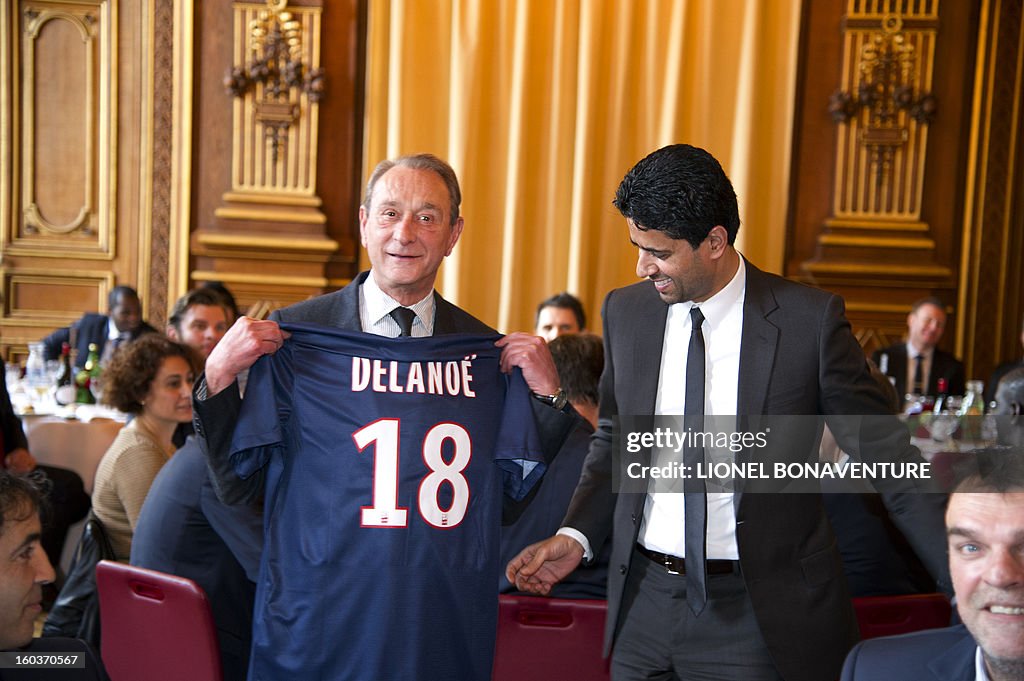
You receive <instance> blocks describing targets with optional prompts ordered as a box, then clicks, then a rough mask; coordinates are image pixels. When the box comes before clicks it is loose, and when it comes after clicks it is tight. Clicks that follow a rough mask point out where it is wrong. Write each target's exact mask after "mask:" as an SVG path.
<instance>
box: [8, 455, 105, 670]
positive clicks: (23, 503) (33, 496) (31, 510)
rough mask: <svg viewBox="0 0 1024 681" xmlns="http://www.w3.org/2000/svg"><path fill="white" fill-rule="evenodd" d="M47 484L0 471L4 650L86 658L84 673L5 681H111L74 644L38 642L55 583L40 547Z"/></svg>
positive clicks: (99, 664) (61, 640)
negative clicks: (46, 597)
mask: <svg viewBox="0 0 1024 681" xmlns="http://www.w3.org/2000/svg"><path fill="white" fill-rule="evenodd" d="M45 487H46V482H45V479H44V478H43V477H42V476H41V475H39V474H37V473H33V474H30V475H24V476H22V475H12V474H11V473H9V472H8V471H0V650H2V651H10V652H17V653H28V654H41V653H50V654H56V653H63V654H70V655H77V656H79V657H84V658H85V667H84V668H75V669H72V668H54V669H36V668H24V669H11V668H7V669H3V670H2V671H0V678H3V679H4V680H5V681H15V680H16V679H26V680H28V679H31V680H32V681H50V680H57V681H109V679H108V677H107V673H106V670H105V669H104V668H103V663H102V662H101V661H100V659H99V656H98V655H96V653H95V652H93V650H92V649H91V648H90V647H89V646H88V644H86V643H85V642H84V641H81V640H79V639H73V638H33V637H32V635H33V632H34V628H35V621H36V618H37V617H38V616H39V614H40V613H41V612H42V599H43V591H42V587H43V585H44V584H49V583H51V582H52V581H53V579H54V576H55V575H54V571H53V566H52V565H51V564H50V561H49V560H47V558H46V553H45V552H44V551H43V550H42V547H41V545H40V543H39V540H40V536H41V529H42V528H41V523H40V515H41V512H42V511H41V507H42V505H43V503H44V502H43V499H44V497H45V491H44V489H45Z"/></svg>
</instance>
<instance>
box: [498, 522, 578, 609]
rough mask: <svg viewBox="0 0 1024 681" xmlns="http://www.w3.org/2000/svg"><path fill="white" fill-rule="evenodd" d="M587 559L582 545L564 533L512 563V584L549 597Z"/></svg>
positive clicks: (509, 569) (531, 548) (527, 550)
mask: <svg viewBox="0 0 1024 681" xmlns="http://www.w3.org/2000/svg"><path fill="white" fill-rule="evenodd" d="M582 560H583V547H582V546H580V543H579V542H578V541H576V540H575V539H573V538H572V537H568V536H565V535H561V534H556V535H555V536H553V537H549V538H547V539H545V540H544V541H541V542H537V543H536V544H531V545H530V546H527V547H526V548H525V549H523V550H522V551H520V552H519V555H517V556H516V557H515V558H513V559H512V560H511V561H509V564H508V566H507V567H506V568H505V576H506V577H507V578H508V581H509V582H510V583H512V584H515V585H516V589H518V590H519V591H525V592H527V593H533V594H538V595H540V596H546V595H548V594H549V593H550V592H551V587H553V586H554V585H555V584H557V583H558V582H560V581H562V580H563V579H565V576H566V575H568V574H569V573H570V572H572V571H573V570H575V569H576V566H577V565H579V564H580V561H582Z"/></svg>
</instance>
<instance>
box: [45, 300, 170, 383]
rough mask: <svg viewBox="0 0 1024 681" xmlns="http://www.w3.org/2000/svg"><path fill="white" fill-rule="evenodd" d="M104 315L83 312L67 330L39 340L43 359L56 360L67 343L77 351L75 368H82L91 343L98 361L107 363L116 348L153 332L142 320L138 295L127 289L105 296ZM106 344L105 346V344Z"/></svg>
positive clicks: (61, 330)
mask: <svg viewBox="0 0 1024 681" xmlns="http://www.w3.org/2000/svg"><path fill="white" fill-rule="evenodd" d="M107 310H108V312H107V314H98V313H96V312H86V313H85V314H84V315H82V317H81V319H79V320H78V321H76V322H75V323H74V324H72V325H71V326H67V327H65V328H63V329H57V330H56V331H54V332H53V333H51V334H50V335H49V336H47V337H46V338H44V339H43V344H44V345H45V346H46V352H45V355H46V359H57V358H58V357H60V351H61V346H62V345H63V344H64V343H68V344H70V345H71V347H72V348H74V349H77V350H78V354H77V355H76V357H75V366H78V367H83V366H85V361H86V360H87V359H88V358H89V345H90V344H93V343H95V345H96V349H97V351H98V352H99V353H100V357H101V358H102V359H104V360H105V359H108V358H109V357H110V356H111V355H112V354H113V351H114V350H116V349H117V346H118V345H120V344H121V343H127V342H131V341H133V340H135V339H136V338H138V337H139V336H141V335H142V334H144V333H153V332H155V331H156V329H154V328H153V327H152V326H150V325H149V324H147V323H146V322H144V321H143V320H142V303H141V302H139V294H138V293H136V292H135V289H133V288H131V287H130V286H115V287H114V288H113V289H111V291H110V295H108V296H107ZM108 341H109V344H108Z"/></svg>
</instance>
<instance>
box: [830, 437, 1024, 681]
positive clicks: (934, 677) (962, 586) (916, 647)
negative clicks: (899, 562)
mask: <svg viewBox="0 0 1024 681" xmlns="http://www.w3.org/2000/svg"><path fill="white" fill-rule="evenodd" d="M956 471H957V472H956V474H955V478H954V487H953V493H952V494H951V495H950V499H949V508H948V509H947V511H946V526H947V530H946V532H947V536H948V545H949V570H950V573H951V575H952V577H953V589H954V592H955V593H956V602H957V612H959V613H960V619H961V620H962V621H963V624H962V625H960V626H956V627H951V628H949V629H932V630H928V631H921V632H915V633H912V634H905V635H903V636H892V637H887V638H877V639H872V640H870V641H865V642H863V643H860V644H859V645H858V646H857V647H856V648H854V649H853V650H852V651H851V652H850V656H849V657H848V658H847V660H846V665H845V666H844V668H843V677H842V678H843V681H890V680H891V681H897V680H898V681H902V680H903V679H917V680H918V681H1019V680H1020V679H1022V678H1024V554H1022V551H1021V547H1022V546H1024V449H1021V448H1020V447H1019V446H1018V447H1009V448H1007V447H1000V448H993V449H990V450H982V451H979V452H975V453H974V454H973V455H972V457H971V458H969V459H967V460H966V461H965V462H963V463H962V464H961V465H960V466H959V467H958V468H957V469H956Z"/></svg>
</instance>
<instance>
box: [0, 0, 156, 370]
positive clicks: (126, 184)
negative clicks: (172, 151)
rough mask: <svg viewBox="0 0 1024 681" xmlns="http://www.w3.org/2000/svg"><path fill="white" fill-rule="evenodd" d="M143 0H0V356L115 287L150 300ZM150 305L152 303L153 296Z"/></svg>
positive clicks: (98, 304)
mask: <svg viewBox="0 0 1024 681" xmlns="http://www.w3.org/2000/svg"><path fill="white" fill-rule="evenodd" d="M152 20H153V0H132V1H128V0H74V1H70V0H68V1H65V2H60V1H56V0H16V1H14V2H9V3H4V4H3V6H2V8H0V24H2V26H0V28H2V29H3V30H2V31H0V71H2V76H3V78H2V81H0V158H2V159H3V160H2V161H0V271H2V276H0V286H2V290H0V296H2V301H3V306H2V310H0V354H3V355H4V356H5V357H8V356H12V355H13V356H22V355H23V354H24V348H25V346H26V344H27V343H28V342H30V341H32V340H36V339H38V338H41V337H43V336H44V335H46V334H47V333H49V332H50V331H52V330H53V329H54V328H55V327H58V326H62V325H66V324H67V323H68V322H70V321H72V320H73V319H75V318H77V317H78V316H80V315H81V314H82V313H83V312H86V311H104V310H105V309H106V297H107V292H108V291H109V290H110V288H111V287H113V286H114V285H115V284H127V285H130V286H133V287H135V288H136V289H138V290H139V293H140V295H141V297H142V301H143V312H144V314H146V315H147V316H150V315H149V313H150V311H151V310H152V308H153V306H154V295H153V294H154V292H156V293H157V295H159V292H160V288H159V287H157V288H156V289H154V288H153V287H152V286H150V273H151V271H152V270H153V268H152V267H151V262H152V260H153V259H154V254H155V255H156V259H159V258H160V257H161V255H160V253H161V250H164V251H165V250H166V249H161V246H160V245H159V244H158V243H156V244H155V243H154V242H153V241H152V240H151V238H150V234H151V230H150V227H151V225H150V222H151V219H150V213H149V208H148V207H149V205H150V198H151V195H152V189H153V188H152V174H151V172H150V168H151V166H152V162H151V160H150V154H151V149H152V113H151V110H152V75H151V64H152V59H151V54H152V50H153V48H152V44H151V34H152ZM157 307H162V303H159V302H158V303H157Z"/></svg>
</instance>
